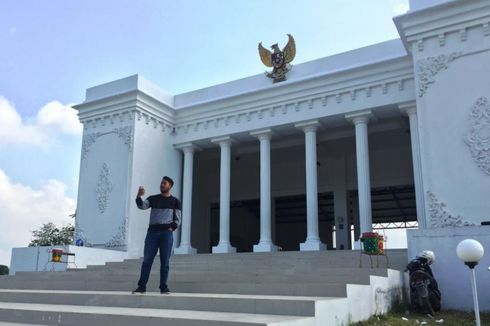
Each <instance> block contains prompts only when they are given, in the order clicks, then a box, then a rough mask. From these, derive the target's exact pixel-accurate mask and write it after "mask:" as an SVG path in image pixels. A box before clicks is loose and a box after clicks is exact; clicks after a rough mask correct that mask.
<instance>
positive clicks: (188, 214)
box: [174, 143, 197, 255]
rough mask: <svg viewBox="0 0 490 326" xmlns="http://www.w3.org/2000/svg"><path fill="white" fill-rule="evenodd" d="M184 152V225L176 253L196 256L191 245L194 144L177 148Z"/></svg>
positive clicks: (182, 224)
mask: <svg viewBox="0 0 490 326" xmlns="http://www.w3.org/2000/svg"><path fill="white" fill-rule="evenodd" d="M177 148H180V149H181V150H182V151H183V152H184V185H183V190H182V223H181V233H182V234H181V240H180V245H179V246H178V247H177V248H175V249H174V253H175V254H178V255H182V254H195V253H197V251H196V249H195V248H193V247H192V244H191V228H192V169H193V166H194V150H195V149H196V148H195V146H193V145H192V144H190V143H188V144H184V145H181V146H177Z"/></svg>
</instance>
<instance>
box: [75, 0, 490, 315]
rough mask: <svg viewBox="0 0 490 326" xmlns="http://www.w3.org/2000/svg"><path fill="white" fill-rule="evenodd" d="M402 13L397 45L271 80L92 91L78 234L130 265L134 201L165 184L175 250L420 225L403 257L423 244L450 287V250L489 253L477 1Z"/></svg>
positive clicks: (136, 225)
mask: <svg viewBox="0 0 490 326" xmlns="http://www.w3.org/2000/svg"><path fill="white" fill-rule="evenodd" d="M410 4H411V10H410V11H409V12H408V13H407V14H405V15H402V16H399V17H395V18H394V22H395V24H396V26H397V28H398V31H399V34H400V39H398V40H392V41H388V42H384V43H380V44H376V45H372V46H369V47H365V48H361V49H357V50H354V51H349V52H346V53H341V54H338V55H334V56H330V57H326V58H322V59H318V60H314V61H311V62H306V63H303V64H298V65H295V66H294V67H293V69H292V70H291V71H290V72H289V73H288V76H287V81H284V82H280V83H276V84H273V83H272V82H271V80H270V79H268V78H267V77H266V76H264V75H262V74H261V75H256V76H251V77H248V78H244V79H240V80H236V81H232V82H229V83H225V84H221V85H215V86H211V87H209V88H205V89H201V90H196V91H193V92H189V93H184V94H178V95H171V94H167V93H165V92H164V91H162V90H161V89H159V88H158V86H156V85H154V84H152V83H150V82H149V81H146V80H145V79H143V78H142V77H140V76H138V75H135V76H130V77H127V78H124V79H121V80H117V81H113V82H109V83H107V84H103V85H100V86H96V87H92V88H89V89H88V90H87V92H86V99H85V101H84V102H83V103H81V104H79V105H77V106H75V108H76V109H77V110H78V111H79V117H80V121H81V122H82V123H83V124H84V133H83V146H82V161H81V171H80V186H79V197H78V205H77V207H78V208H77V217H76V237H77V238H80V239H83V240H84V241H85V244H86V245H88V246H92V247H96V248H106V249H115V250H118V251H124V252H126V253H127V256H128V257H139V256H141V255H142V250H143V242H144V236H145V233H146V228H147V224H148V214H147V212H143V211H139V210H138V209H137V208H136V205H135V203H134V198H135V195H136V192H137V189H138V186H140V185H144V186H145V187H146V189H147V194H148V195H149V194H153V193H158V192H159V183H160V180H161V178H162V176H163V175H168V176H171V177H172V178H173V179H174V180H175V186H174V188H173V194H174V195H176V196H177V197H180V198H181V200H182V203H183V224H182V227H181V230H180V232H181V235H180V239H177V241H176V244H177V247H176V248H175V253H176V254H191V253H196V252H198V253H201V252H213V253H226V252H235V251H237V250H238V251H274V250H277V249H278V247H277V246H279V247H281V248H282V249H283V250H324V249H326V248H328V249H332V248H333V247H334V243H335V248H336V249H341V248H344V249H348V248H350V243H351V239H350V229H351V225H353V227H354V229H355V233H356V236H358V235H359V233H361V232H366V231H370V230H371V228H372V225H373V223H388V222H400V223H406V222H410V221H417V222H418V226H419V229H418V230H414V231H412V232H409V243H408V245H409V255H410V256H413V255H414V254H415V253H416V252H417V251H418V250H420V249H432V250H434V251H435V252H436V255H437V257H438V259H437V263H436V264H435V274H436V275H437V276H439V277H440V278H441V279H442V280H441V287H442V289H443V292H444V291H446V293H447V291H453V290H452V289H453V288H454V286H453V284H452V282H453V281H454V277H460V275H459V274H462V273H465V269H464V268H465V267H464V266H463V265H462V264H461V263H459V262H457V258H456V256H455V246H456V245H457V242H458V241H459V240H461V239H463V238H465V237H472V238H475V239H477V240H479V241H480V242H482V243H483V244H484V246H486V247H487V248H488V249H490V232H488V231H489V230H490V229H488V230H486V228H487V227H482V226H480V224H481V222H482V221H488V220H490V201H489V200H488V194H489V193H490V103H489V102H488V99H489V98H490V88H489V85H490V2H488V1H485V0H465V1H462V0H460V1H442V0H439V1H421V0H420V1H411V3H410ZM471 225H473V226H472V227H471ZM334 230H335V237H336V238H335V240H334V239H333V236H332V235H333V231H334ZM482 264H486V266H488V265H490V259H489V258H488V255H487V256H486V257H484V259H483V261H482ZM454 266H458V268H459V267H461V270H459V269H457V268H455V267H454ZM487 274H488V273H487ZM482 275H483V274H482ZM484 276H485V277H486V282H487V283H486V284H489V283H490V281H489V280H488V276H487V275H484ZM461 277H466V276H461ZM467 283H468V289H467V290H468V291H470V290H469V281H468V282H467ZM483 296H485V294H483ZM486 296H487V297H484V299H482V302H484V300H486V302H490V294H486ZM485 298H486V299H485ZM451 300H453V299H451ZM454 300H457V299H454ZM466 301H467V300H466ZM467 304H468V303H465V302H456V301H454V302H450V304H449V306H451V305H453V306H455V307H465V305H467ZM446 306H447V305H446ZM488 309H490V308H488Z"/></svg>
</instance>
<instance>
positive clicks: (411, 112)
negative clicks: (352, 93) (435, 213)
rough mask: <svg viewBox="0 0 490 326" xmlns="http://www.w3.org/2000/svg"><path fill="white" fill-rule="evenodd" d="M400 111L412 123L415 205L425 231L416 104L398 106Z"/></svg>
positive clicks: (421, 226) (419, 220)
mask: <svg viewBox="0 0 490 326" xmlns="http://www.w3.org/2000/svg"><path fill="white" fill-rule="evenodd" d="M398 107H399V108H400V111H402V112H403V113H405V114H406V115H408V119H409V121H410V140H411V147H412V164H413V179H414V183H415V204H416V206H417V221H418V224H419V228H423V229H425V228H426V227H427V221H426V219H425V200H424V184H423V179H422V162H421V160H420V141H419V125H418V121H417V107H416V104H415V102H410V103H404V104H400V105H399V106H398Z"/></svg>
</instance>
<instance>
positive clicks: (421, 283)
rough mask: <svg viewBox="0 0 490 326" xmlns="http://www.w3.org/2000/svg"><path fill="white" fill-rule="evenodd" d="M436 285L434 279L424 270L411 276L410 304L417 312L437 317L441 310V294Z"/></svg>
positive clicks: (417, 271)
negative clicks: (436, 314)
mask: <svg viewBox="0 0 490 326" xmlns="http://www.w3.org/2000/svg"><path fill="white" fill-rule="evenodd" d="M434 284H435V280H434V278H433V277H432V276H431V275H430V274H429V273H427V272H425V271H423V270H416V271H413V272H412V273H411V274H410V303H411V305H412V307H413V308H415V310H416V311H418V312H421V313H429V314H431V315H435V313H436V312H437V311H440V310H441V293H440V292H439V290H437V289H436V288H434V286H433V285H434Z"/></svg>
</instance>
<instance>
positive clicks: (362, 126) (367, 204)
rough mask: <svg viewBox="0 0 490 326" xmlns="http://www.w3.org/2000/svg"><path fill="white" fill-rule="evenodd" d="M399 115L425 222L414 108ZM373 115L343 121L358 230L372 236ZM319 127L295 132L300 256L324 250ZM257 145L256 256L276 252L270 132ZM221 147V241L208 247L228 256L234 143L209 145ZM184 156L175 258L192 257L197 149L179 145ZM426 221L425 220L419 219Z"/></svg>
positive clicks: (405, 108) (225, 141)
mask: <svg viewBox="0 0 490 326" xmlns="http://www.w3.org/2000/svg"><path fill="white" fill-rule="evenodd" d="M400 110H402V112H404V113H406V114H407V115H408V116H409V120H410V129H411V141H412V157H413V163H414V179H415V190H416V204H417V214H418V216H419V219H420V220H422V219H421V218H420V217H423V216H424V215H423V208H424V206H423V192H422V176H421V168H420V155H419V148H418V126H417V116H416V110H415V106H414V105H413V104H407V105H402V106H400ZM372 117H373V116H372V114H371V111H363V112H359V113H354V114H348V115H346V116H345V118H346V119H348V120H349V121H351V122H352V123H353V124H354V126H355V136H356V160H357V182H358V192H359V218H360V230H361V233H363V232H370V231H372V215H371V182H370V174H369V148H368V127H367V125H368V122H369V120H370V119H371V118H372ZM319 126H320V124H319V122H318V121H317V120H312V121H308V122H303V123H298V124H296V125H295V127H296V128H298V129H301V130H302V131H303V132H304V135H305V163H306V164H305V165H306V169H305V170H306V171H305V172H306V207H307V209H306V211H307V213H306V215H307V222H306V223H307V235H306V241H305V242H304V243H301V244H300V250H301V251H312V250H315V251H318V250H324V249H325V248H326V246H325V244H323V243H322V242H321V241H320V237H319V231H318V190H317V152H316V132H317V129H318V127H319ZM250 134H251V135H252V136H254V137H257V138H258V140H259V142H260V240H259V243H258V244H257V245H254V247H253V250H254V252H271V251H276V250H277V247H276V246H275V245H274V243H273V241H272V236H271V234H272V232H271V218H272V216H271V160H270V155H271V154H270V152H271V144H270V141H271V137H272V131H271V129H263V130H259V131H254V132H251V133H250ZM211 141H212V142H213V143H215V144H218V145H219V146H220V151H221V159H220V217H219V225H220V227H219V232H220V233H219V242H218V245H217V246H215V247H213V248H212V252H213V253H231V252H235V251H236V249H235V248H234V247H233V246H232V245H231V243H230V163H231V144H232V141H233V139H232V138H231V137H229V136H226V137H220V138H215V139H212V140H211ZM178 148H180V149H181V150H182V151H183V153H184V176H183V178H184V182H183V196H182V202H183V208H182V238H181V242H180V245H179V247H177V248H175V253H176V254H192V253H196V249H195V248H192V245H191V241H190V238H191V222H192V179H193V176H192V169H193V157H194V156H193V155H194V151H195V150H196V147H195V146H194V145H193V144H192V143H188V144H183V145H180V146H179V147H178ZM423 220H424V221H425V218H424V219H423Z"/></svg>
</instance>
